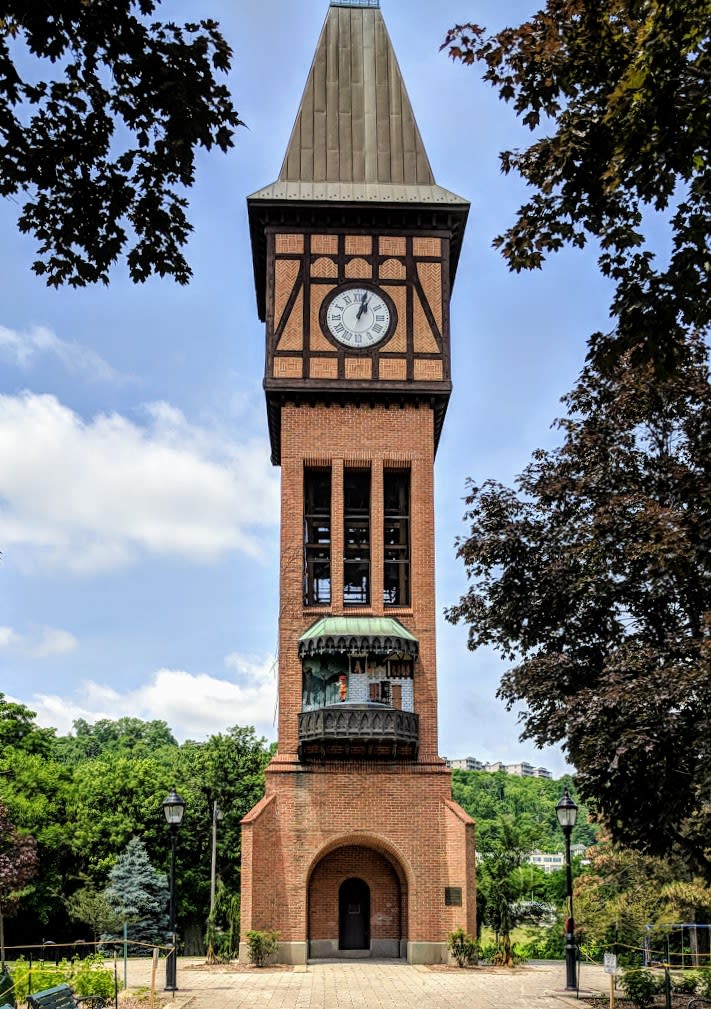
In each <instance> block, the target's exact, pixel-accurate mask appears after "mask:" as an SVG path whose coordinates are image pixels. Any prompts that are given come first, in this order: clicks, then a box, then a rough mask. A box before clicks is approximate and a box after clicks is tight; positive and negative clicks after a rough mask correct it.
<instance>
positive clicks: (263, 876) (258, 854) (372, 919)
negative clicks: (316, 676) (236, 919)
mask: <svg viewBox="0 0 711 1009" xmlns="http://www.w3.org/2000/svg"><path fill="white" fill-rule="evenodd" d="M266 786H267V788H266V795H265V797H264V799H262V801H261V802H260V803H258V804H257V806H255V807H254V809H253V810H252V811H251V812H250V813H249V814H248V815H247V816H246V817H245V819H244V820H243V821H242V942H241V945H240V959H243V958H246V933H247V932H248V931H249V930H251V929H256V930H260V931H267V930H270V931H276V932H277V933H278V934H279V940H280V943H279V951H278V954H277V961H278V962H280V963H291V964H297V963H306V962H307V960H309V959H327V958H339V959H360V958H389V957H392V958H400V959H406V960H407V961H408V962H409V963H421V964H427V963H446V962H447V936H448V935H449V933H450V932H452V931H454V929H456V928H458V927H460V926H461V927H462V928H464V929H465V931H467V932H474V929H475V917H476V877H475V858H474V821H473V820H472V819H471V817H470V816H468V814H467V813H465V812H464V810H463V809H462V808H461V807H460V806H458V805H457V803H455V802H453V801H452V799H451V776H450V772H449V770H448V769H447V768H446V766H445V764H444V762H443V761H441V760H439V758H435V759H434V760H432V761H431V762H423V763H412V764H390V765H385V766H383V765H373V764H366V763H365V762H364V763H361V764H353V763H346V762H341V763H339V764H335V763H333V764H328V765H325V764H324V765H304V764H300V763H299V762H298V761H297V760H296V759H295V758H282V757H276V758H275V759H274V760H273V761H272V763H271V764H270V766H269V768H268V769H267V774H266Z"/></svg>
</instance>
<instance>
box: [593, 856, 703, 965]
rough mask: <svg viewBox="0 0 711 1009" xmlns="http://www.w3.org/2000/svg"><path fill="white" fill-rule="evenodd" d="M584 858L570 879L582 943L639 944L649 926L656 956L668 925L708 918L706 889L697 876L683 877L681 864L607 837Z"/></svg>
mask: <svg viewBox="0 0 711 1009" xmlns="http://www.w3.org/2000/svg"><path fill="white" fill-rule="evenodd" d="M588 857H589V865H588V866H587V868H586V871H585V872H583V873H581V874H580V875H579V876H577V878H576V879H575V907H576V916H575V917H576V924H577V926H578V928H579V929H580V931H581V932H582V935H583V937H584V939H585V941H586V942H588V943H591V944H593V945H595V946H598V947H605V946H609V945H611V944H612V943H614V942H621V943H624V944H626V945H628V946H631V947H638V946H639V943H640V937H641V936H643V935H644V934H645V932H646V931H648V930H649V932H651V936H650V937H651V940H652V944H653V946H654V947H656V949H657V951H658V953H659V954H660V955H661V954H662V952H663V950H664V942H663V938H664V935H665V934H666V932H667V931H668V929H669V926H670V925H671V924H673V923H675V922H693V921H708V920H709V913H710V912H711V887H709V886H705V885H704V884H703V883H702V882H701V881H700V880H698V879H697V880H693V879H690V880H682V879H681V876H683V875H684V870H683V867H680V866H678V865H674V864H673V862H671V861H669V860H666V859H660V858H652V857H650V856H648V855H643V854H641V853H640V852H635V851H631V850H630V849H624V848H620V847H619V846H616V845H614V844H612V843H611V842H610V841H609V840H608V839H603V840H602V841H601V843H600V844H597V845H596V846H595V847H594V848H592V849H591V850H590V851H589V852H588Z"/></svg>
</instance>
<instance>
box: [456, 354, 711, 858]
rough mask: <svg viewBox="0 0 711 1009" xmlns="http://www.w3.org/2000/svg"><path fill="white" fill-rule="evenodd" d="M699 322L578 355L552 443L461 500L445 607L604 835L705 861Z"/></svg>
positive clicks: (710, 616) (703, 439)
mask: <svg viewBox="0 0 711 1009" xmlns="http://www.w3.org/2000/svg"><path fill="white" fill-rule="evenodd" d="M707 357H708V351H707V348H706V346H705V345H704V343H703V341H702V340H701V339H700V338H698V337H690V338H689V339H688V340H686V342H685V343H684V345H683V347H682V348H680V351H679V357H678V362H677V368H676V369H675V370H674V371H672V372H670V373H667V374H666V376H665V377H660V376H659V374H658V373H657V372H656V371H655V368H654V366H653V364H652V363H651V362H647V363H646V364H640V365H639V366H638V367H636V368H632V367H630V363H629V360H628V359H627V358H625V357H623V358H617V359H615V360H614V362H612V363H611V364H610V366H609V368H608V369H607V370H605V369H599V368H597V367H595V366H594V365H592V364H589V365H588V366H587V367H586V368H585V369H584V371H583V373H582V375H581V378H580V380H579V382H578V384H577V386H576V387H575V389H574V390H573V392H572V393H570V394H569V395H568V396H567V397H566V398H565V400H564V402H565V403H566V405H567V407H568V416H567V417H565V418H564V419H563V420H561V421H559V422H558V424H559V427H560V429H561V431H562V433H563V436H564V440H563V443H562V445H561V446H560V447H559V448H557V449H555V450H552V451H538V452H536V453H535V454H534V457H533V460H532V462H531V463H529V465H528V466H527V468H526V469H525V470H524V472H523V473H522V474H521V476H520V477H519V478H518V481H517V485H516V487H515V488H514V489H511V488H507V487H504V486H502V485H500V484H498V483H494V482H487V483H485V484H484V485H483V486H482V487H476V486H472V487H471V488H470V494H469V497H468V499H467V503H468V507H469V511H468V513H467V516H466V518H467V520H468V522H469V523H470V525H471V529H470V532H469V535H468V536H467V537H466V538H463V539H461V540H460V542H459V547H458V552H459V555H460V557H461V558H462V560H463V561H464V564H465V567H466V570H467V573H468V575H469V577H470V580H471V582H472V584H471V586H470V588H469V590H468V591H467V593H466V594H465V595H464V596H463V597H462V598H461V600H460V602H459V604H458V605H456V606H454V607H452V608H451V609H450V610H449V611H448V616H449V618H450V619H451V620H453V621H458V620H462V621H465V622H466V623H467V624H468V625H469V646H470V648H473V649H474V648H477V647H479V646H480V645H491V646H493V647H494V648H495V649H496V650H498V651H499V653H500V654H501V655H502V656H503V657H504V658H505V659H506V660H508V661H510V662H513V663H514V665H513V666H512V667H511V668H510V669H509V671H508V672H507V673H506V675H505V676H504V678H503V680H502V683H501V686H500V689H499V695H500V696H501V697H502V698H504V699H505V700H506V702H507V703H508V706H509V707H512V706H513V705H514V704H515V703H516V702H517V701H525V702H526V704H527V707H528V710H527V711H526V712H524V714H523V715H522V719H523V736H524V738H531V739H534V740H535V741H536V742H537V743H538V744H539V745H545V744H550V743H557V742H560V741H562V742H563V743H564V746H565V748H566V749H567V752H568V754H569V757H570V759H571V762H572V763H573V764H574V765H575V766H576V768H577V769H578V772H579V773H578V777H577V779H576V780H577V784H578V787H579V789H580V791H581V794H582V795H583V796H584V797H586V798H587V799H588V800H593V801H594V803H595V805H596V807H597V811H598V812H599V813H600V814H601V815H602V817H603V818H604V820H605V822H606V824H607V826H608V828H609V830H610V832H611V835H612V837H613V839H614V840H617V841H619V842H620V843H622V844H629V845H632V846H637V847H639V848H640V849H641V850H643V851H646V852H649V853H652V854H659V855H666V854H669V853H670V852H672V851H674V852H677V853H679V854H681V855H682V857H683V858H684V861H685V862H686V864H687V866H689V868H690V869H695V870H697V871H699V872H700V873H702V874H704V875H705V876H706V877H707V878H711V858H710V857H709V855H710V850H709V837H711V772H710V771H709V768H710V767H711V759H710V758H711V751H710V746H711V724H710V723H709V712H710V711H711V565H710V564H709V558H710V557H711V511H710V509H711V386H710V385H709V376H708V366H707Z"/></svg>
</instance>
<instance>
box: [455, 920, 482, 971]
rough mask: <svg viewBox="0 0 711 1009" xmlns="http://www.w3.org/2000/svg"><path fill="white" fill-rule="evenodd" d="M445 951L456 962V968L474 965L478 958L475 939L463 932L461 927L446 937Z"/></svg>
mask: <svg viewBox="0 0 711 1009" xmlns="http://www.w3.org/2000/svg"><path fill="white" fill-rule="evenodd" d="M447 949H448V950H449V952H450V953H451V954H452V956H453V957H454V959H455V960H456V962H457V966H458V967H468V966H470V965H471V964H473V963H476V962H477V960H478V957H479V945H478V943H477V941H476V939H475V938H474V937H473V936H471V935H469V933H468V932H465V931H464V929H463V928H461V926H460V927H459V928H455V930H454V932H450V933H449V935H448V936H447Z"/></svg>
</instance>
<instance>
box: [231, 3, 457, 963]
mask: <svg viewBox="0 0 711 1009" xmlns="http://www.w3.org/2000/svg"><path fill="white" fill-rule="evenodd" d="M248 209H249V220H250V230H251V239H252V251H253V258H254V272H255V280H256V291H257V305H258V311H259V315H260V318H261V319H262V320H263V321H264V322H265V324H266V371H265V378H264V389H265V393H266V406H267V416H268V423H269V435H270V441H271V451H272V461H273V463H274V464H275V465H277V466H280V467H281V475H282V479H281V551H280V556H281V570H280V612H279V722H278V732H279V742H278V753H277V755H276V756H275V757H274V759H273V760H272V762H271V763H270V765H269V767H268V768H267V772H266V794H265V797H264V798H263V799H262V801H261V802H260V803H259V804H258V805H257V806H255V808H254V809H253V810H252V811H251V812H250V813H249V814H248V815H247V816H246V817H245V819H244V821H243V832H242V939H243V940H244V937H245V933H246V932H247V931H248V930H250V929H259V930H267V929H273V930H276V931H277V932H278V933H279V937H280V945H279V959H280V960H281V961H283V962H287V963H305V962H306V960H307V959H308V958H309V957H319V958H320V957H329V956H333V957H367V956H377V957H383V956H388V957H404V958H406V959H407V960H408V961H410V962H412V963H432V962H443V961H445V960H446V957H447V950H446V940H447V935H448V933H449V932H451V931H452V930H454V929H455V928H457V927H458V926H462V927H464V929H465V930H467V931H470V932H473V931H474V927H475V902H476V892H475V867H474V824H473V821H472V820H471V818H470V817H469V816H468V815H467V814H466V813H465V812H464V811H463V810H462V809H461V808H460V807H459V806H458V805H457V804H456V803H455V802H453V801H452V797H451V780H450V772H449V771H448V769H447V767H446V765H445V763H444V761H443V760H442V759H441V758H440V757H439V756H438V755H437V678H436V655H435V622H436V621H435V615H436V609H435V594H434V493H433V476H434V458H435V452H436V449H437V442H438V439H439V435H440V431H441V429H442V423H443V421H444V416H445V412H446V408H447V402H448V399H449V395H450V392H451V375H450V342H449V339H450V334H449V298H450V292H451V287H452V283H453V281H454V275H455V271H456V267H457V261H458V258H459V251H460V247H461V242H462V236H463V231H464V226H465V223H466V218H467V213H468V209H469V204H468V203H467V202H466V201H465V200H463V199H462V198H461V197H459V196H456V195H455V194H454V193H451V192H449V191H448V190H446V189H443V188H442V187H440V186H439V185H437V184H436V183H435V180H434V177H433V175H432V171H431V168H430V164H429V160H428V158H427V154H426V152H425V149H424V146H423V143H422V139H421V137H420V133H419V130H418V128H417V124H416V122H415V119H414V116H413V113H412V108H411V106H410V101H409V99H408V96H407V92H406V90H405V87H404V84H403V81H402V77H401V75H400V69H399V67H398V64H397V60H396V58H395V54H394V52H393V49H392V45H391V42H390V38H389V36H388V33H387V29H386V27H385V24H384V22H383V18H382V15H381V12H380V9H379V3H378V2H377V0H340V2H334V3H331V5H330V7H329V10H328V14H327V17H326V22H325V24H324V27H323V31H322V33H321V37H320V39H319V42H318V45H317V49H316V54H315V57H314V61H313V64H312V67H311V71H310V73H309V77H308V80H307V83H306V88H305V90H304V94H303V97H302V99H301V105H300V107H299V111H298V114H297V118H296V122H295V125H294V129H293V131H292V134H291V139H290V140H289V145H288V149H287V152H286V157H285V159H284V163H283V165H282V169H281V172H280V174H279V178H278V179H277V181H276V182H274V183H273V184H271V185H269V186H267V187H265V188H264V189H261V190H259V191H258V192H257V193H254V194H253V195H252V196H251V197H249V200H248Z"/></svg>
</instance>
